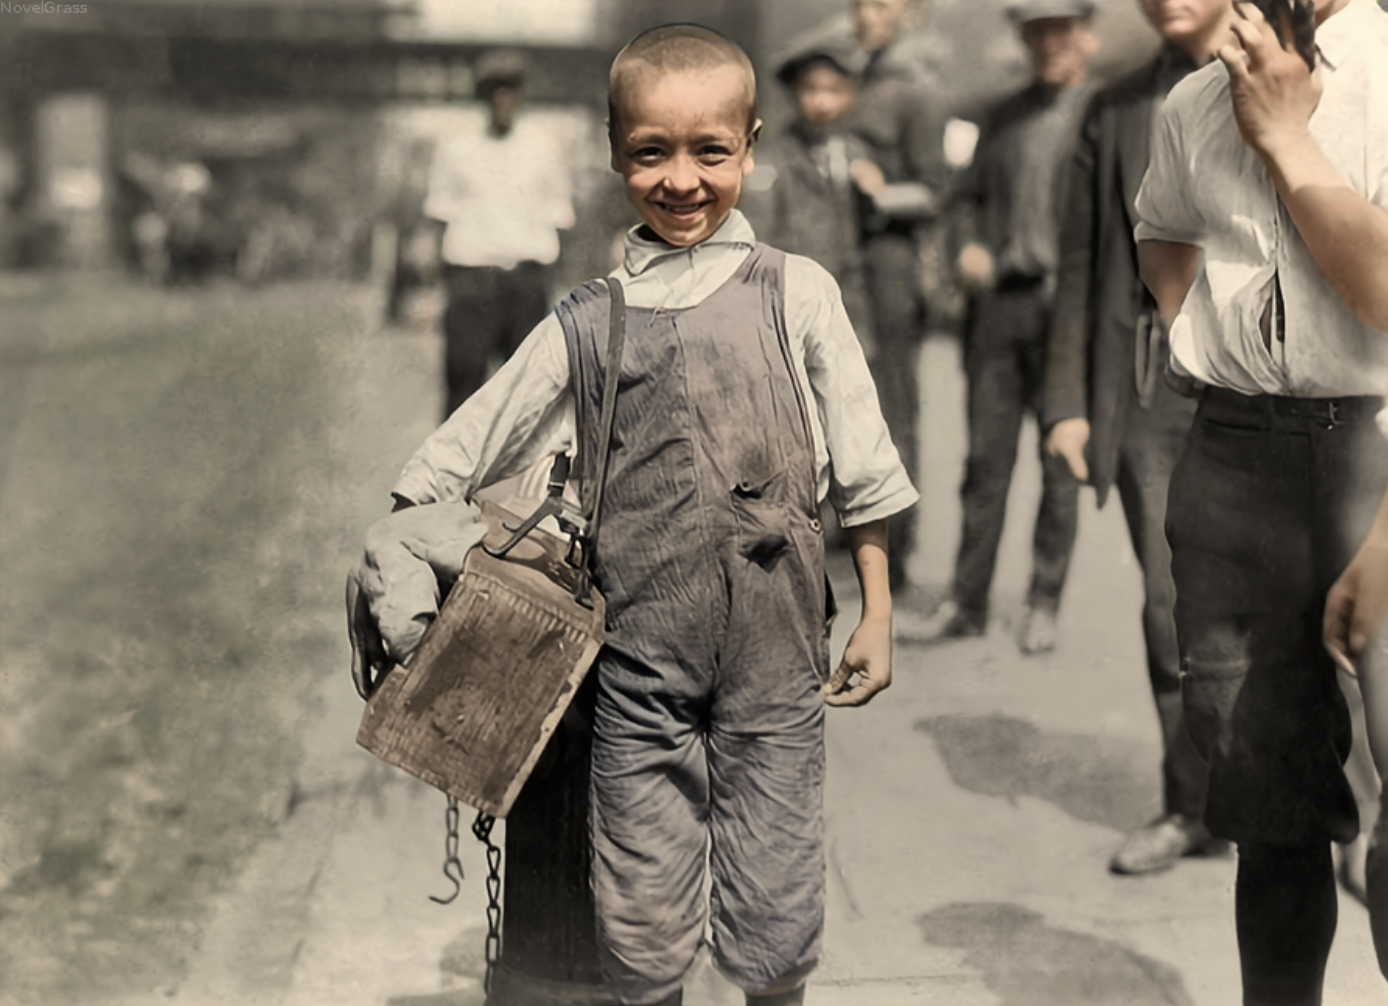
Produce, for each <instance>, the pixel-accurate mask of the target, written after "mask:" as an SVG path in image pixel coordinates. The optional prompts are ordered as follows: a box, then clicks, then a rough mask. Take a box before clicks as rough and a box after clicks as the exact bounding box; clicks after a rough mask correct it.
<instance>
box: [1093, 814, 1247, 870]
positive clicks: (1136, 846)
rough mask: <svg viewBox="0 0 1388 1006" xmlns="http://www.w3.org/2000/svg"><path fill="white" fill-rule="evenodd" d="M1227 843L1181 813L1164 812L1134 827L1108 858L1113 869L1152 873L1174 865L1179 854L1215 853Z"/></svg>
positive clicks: (1211, 854)
mask: <svg viewBox="0 0 1388 1006" xmlns="http://www.w3.org/2000/svg"><path fill="white" fill-rule="evenodd" d="M1228 849H1229V843H1228V842H1226V841H1224V840H1223V839H1219V838H1215V837H1214V836H1213V835H1211V834H1210V832H1209V829H1208V828H1206V827H1205V826H1204V825H1203V824H1202V823H1200V822H1199V821H1196V820H1192V819H1191V818H1188V817H1186V816H1185V815H1184V814H1168V815H1166V816H1165V817H1159V818H1157V819H1156V820H1155V821H1153V822H1152V823H1151V824H1148V825H1144V826H1143V827H1141V828H1139V829H1137V831H1135V832H1133V833H1132V834H1131V835H1129V836H1128V837H1127V838H1126V839H1124V841H1123V844H1122V845H1121V846H1119V848H1118V851H1117V852H1115V853H1114V854H1113V859H1112V860H1110V862H1109V869H1110V870H1111V871H1113V872H1114V873H1118V874H1123V875H1132V874H1138V873H1156V872H1157V871H1158V870H1167V869H1170V868H1171V867H1172V866H1175V865H1176V860H1178V859H1180V858H1181V857H1182V856H1217V855H1221V854H1223V853H1224V852H1227V851H1228Z"/></svg>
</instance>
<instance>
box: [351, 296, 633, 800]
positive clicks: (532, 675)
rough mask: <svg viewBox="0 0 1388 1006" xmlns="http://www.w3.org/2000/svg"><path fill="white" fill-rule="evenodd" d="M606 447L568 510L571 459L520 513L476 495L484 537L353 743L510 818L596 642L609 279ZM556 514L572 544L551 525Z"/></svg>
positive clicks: (614, 359) (618, 307) (619, 309)
mask: <svg viewBox="0 0 1388 1006" xmlns="http://www.w3.org/2000/svg"><path fill="white" fill-rule="evenodd" d="M608 285H609V287H610V289H611V294H612V320H611V328H610V330H609V335H608V351H607V379H606V381H605V386H604V388H603V406H602V418H601V423H602V439H601V440H600V441H599V443H601V444H603V451H602V454H601V456H600V457H599V460H598V466H597V473H596V475H597V477H596V479H595V480H594V484H593V490H592V493H591V495H592V499H591V500H590V501H588V502H587V503H586V504H585V506H584V508H583V512H582V514H577V513H570V512H567V510H566V507H565V504H564V503H563V498H562V493H563V488H564V483H565V481H566V479H567V475H568V459H567V458H562V457H561V459H559V461H558V462H557V463H556V465H555V470H554V471H553V472H552V473H551V476H550V484H549V490H548V495H547V496H546V499H545V502H544V504H543V505H542V506H541V507H540V509H539V510H537V511H536V512H535V513H533V514H532V515H531V516H530V517H529V518H526V519H525V520H522V519H521V518H519V517H517V516H516V515H515V514H512V513H510V512H509V511H507V510H505V509H504V508H503V507H500V506H498V505H496V504H494V503H490V502H483V503H482V504H481V510H482V520H483V522H484V523H485V524H486V525H487V528H488V530H487V534H486V536H485V537H484V538H483V540H482V542H481V544H479V545H478V546H476V547H474V548H473V549H472V550H471V551H469V552H468V555H467V558H466V559H465V561H464V564H463V571H462V573H461V574H460V575H459V577H458V580H457V583H456V584H454V586H453V588H452V590H451V591H450V592H449V594H448V597H447V598H446V599H445V601H444V603H443V605H442V608H441V609H440V611H439V614H438V617H437V618H435V620H434V622H433V624H432V625H430V626H429V629H428V631H427V632H426V633H425V634H424V638H423V640H422V641H421V642H420V644H419V648H418V649H417V650H416V651H415V653H414V655H413V656H412V657H411V658H410V661H409V663H408V665H407V666H405V667H397V668H395V669H394V670H392V671H391V672H390V673H389V674H387V675H386V676H385V678H384V679H383V680H382V681H381V683H380V686H379V687H378V688H377V689H376V691H375V692H373V693H372V695H371V698H370V699H369V700H368V701H367V703H366V711H365V713H364V714H363V715H362V721H361V727H360V729H359V730H358V731H357V743H358V744H360V745H361V746H362V747H364V748H366V749H367V750H368V751H370V752H371V753H372V754H374V755H375V756H376V757H378V758H380V759H381V760H383V761H386V762H389V763H390V764H392V765H395V766H397V767H398V768H401V769H404V770H405V771H406V772H408V773H410V774H411V775H413V776H416V777H417V778H419V779H422V780H423V781H425V782H427V783H429V784H430V785H431V786H435V787H437V788H438V789H441V790H443V791H444V792H445V793H447V794H449V795H450V796H453V797H456V798H457V799H458V800H459V801H460V802H462V803H465V804H468V805H469V806H471V807H474V808H476V809H477V810H479V811H481V812H483V813H484V814H490V815H492V816H494V817H505V816H506V814H507V812H508V811H510V809H511V805H512V804H513V803H514V802H515V799H516V796H517V795H518V794H519V793H520V790H521V788H522V787H523V786H524V785H525V781H526V780H527V779H528V778H529V777H530V773H531V771H532V770H533V769H534V767H535V763H536V762H537V761H538V760H539V758H540V755H541V753H542V752H543V751H544V748H545V745H546V744H547V743H548V742H549V739H550V737H551V736H552V735H553V734H554V731H555V729H556V728H557V727H558V725H559V721H560V719H561V718H562V717H563V715H564V711H565V710H566V709H567V708H568V706H569V703H570V702H571V701H572V700H573V697H574V695H575V694H576V693H577V691H578V686H579V684H580V683H581V682H582V681H583V678H584V676H585V675H586V674H587V672H588V668H589V667H590V666H592V663H593V661H594V660H595V659H596V657H597V655H598V650H599V649H601V647H602V643H603V638H604V623H605V618H606V605H605V604H604V602H603V598H602V595H601V594H600V593H598V591H597V590H595V589H593V587H592V584H591V563H592V554H593V548H594V546H595V544H596V542H597V534H598V528H599V527H600V525H601V516H602V495H603V487H604V485H605V482H606V475H607V455H608V449H609V447H610V444H611V433H612V414H613V410H614V408H615V404H616V391H617V383H618V382H617V379H616V375H618V374H620V372H621V370H620V368H621V353H622V342H623V336H624V332H623V328H624V321H625V316H626V308H625V303H624V298H623V296H622V288H621V285H620V284H619V283H618V282H617V281H616V280H609V281H608ZM548 516H553V517H555V518H556V519H557V520H558V521H559V526H560V528H561V529H562V530H563V531H564V532H565V534H567V536H568V537H567V540H566V539H565V538H564V537H561V536H560V535H556V534H553V533H552V532H549V531H546V530H544V529H543V528H542V527H540V526H539V525H540V522H541V521H542V520H543V519H544V518H545V517H548Z"/></svg>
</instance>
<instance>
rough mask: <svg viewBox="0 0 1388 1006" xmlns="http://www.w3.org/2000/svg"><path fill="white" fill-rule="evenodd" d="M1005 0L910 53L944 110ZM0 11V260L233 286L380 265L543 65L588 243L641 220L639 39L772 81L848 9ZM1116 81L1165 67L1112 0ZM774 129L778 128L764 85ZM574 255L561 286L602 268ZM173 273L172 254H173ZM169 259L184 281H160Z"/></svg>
mask: <svg viewBox="0 0 1388 1006" xmlns="http://www.w3.org/2000/svg"><path fill="white" fill-rule="evenodd" d="M1004 4H1005V0H935V2H934V3H933V4H930V5H929V7H930V11H929V15H928V17H926V18H923V19H922V20H921V24H920V25H919V26H917V29H916V30H915V31H913V32H912V35H911V39H910V45H911V46H913V47H914V51H916V52H917V53H918V54H919V58H920V59H921V60H922V62H923V64H926V65H928V66H929V68H930V70H931V72H932V73H933V74H934V76H935V78H936V79H937V80H938V81H939V86H940V90H941V95H942V98H943V99H944V100H945V102H946V103H947V104H948V105H950V106H951V107H952V108H955V109H959V110H962V111H963V112H964V113H965V114H967V112H968V109H969V108H971V107H976V106H977V105H978V104H980V103H981V102H982V101H983V100H984V99H986V98H988V97H992V96H994V95H996V94H998V93H1001V92H1002V91H1004V90H1006V89H1007V88H1009V87H1012V86H1015V85H1016V84H1017V83H1018V82H1020V80H1021V78H1022V76H1024V73H1025V70H1024V68H1023V66H1022V63H1021V49H1020V46H1019V45H1018V44H1017V42H1016V40H1015V38H1014V37H1013V35H1014V34H1015V33H1014V32H1013V31H1012V30H1011V28H1010V25H1009V24H1008V23H1007V21H1006V18H1005V16H1004V14H1003V7H1004ZM25 6H26V7H30V8H31V9H28V10H26V11H25V12H19V11H18V10H17V9H16V10H14V11H13V12H6V13H4V14H0V17H3V21H0V264H5V265H11V266H13V265H16V264H50V263H59V264H68V265H77V266H92V265H96V266H100V265H109V264H112V263H114V262H118V261H121V260H124V261H126V262H129V263H131V264H132V265H138V266H139V267H141V268H143V269H145V271H147V272H154V273H158V272H159V271H160V270H161V269H165V270H170V271H183V272H186V273H188V274H194V275H196V274H197V273H198V272H200V271H232V272H236V273H238V274H240V275H242V276H243V278H246V279H250V280H255V279H260V278H268V277H276V276H285V275H301V274H330V275H343V274H352V273H353V272H359V271H361V270H364V269H366V268H368V267H369V263H370V261H371V237H372V233H373V228H374V227H375V224H376V223H377V222H378V221H379V220H380V219H381V218H382V217H383V216H385V217H387V218H389V217H391V216H392V215H393V214H395V215H398V214H399V213H400V212H402V207H404V208H405V209H408V205H409V204H410V203H412V202H413V201H415V200H416V198H417V190H418V188H419V186H420V185H421V184H422V178H423V177H424V175H425V173H426V171H427V160H428V157H429V154H430V151H431V149H432V146H433V145H434V143H436V141H437V139H438V138H439V137H440V136H442V135H444V134H446V132H447V131H448V130H449V129H450V128H452V124H455V123H456V122H457V121H458V117H459V116H467V115H480V114H481V111H480V109H479V108H477V106H476V104H475V103H474V102H473V101H472V65H473V62H474V61H475V59H476V58H477V56H478V55H479V54H480V53H481V52H483V51H484V50H486V49H487V48H489V47H492V46H495V45H501V44H504V45H507V46H512V47H518V48H521V49H522V50H524V51H525V52H526V53H527V54H528V55H529V57H530V60H529V62H530V66H531V70H532V72H531V76H530V79H529V80H528V81H527V101H528V102H529V103H530V106H531V109H532V112H533V113H534V114H543V115H546V116H549V117H550V118H551V119H552V120H553V123H554V128H556V129H559V130H564V131H565V132H566V134H567V135H569V136H570V137H571V138H572V143H573V148H572V149H573V150H574V160H575V169H576V170H577V171H578V172H579V173H580V175H581V176H582V178H583V179H584V180H586V185H580V192H582V193H586V203H585V207H584V212H585V213H586V217H584V218H582V219H581V223H580V228H579V229H584V228H585V227H586V228H587V229H588V230H591V231H592V232H594V233H596V234H602V233H605V232H607V231H614V232H615V230H617V229H620V227H621V226H622V225H624V224H625V223H627V222H628V217H629V212H628V211H627V209H626V207H625V205H624V203H623V202H622V200H621V198H620V193H619V190H618V188H617V187H616V185H615V180H614V179H613V178H611V177H610V173H609V172H608V171H607V168H606V156H605V151H604V149H603V145H604V138H603V130H602V122H603V118H604V116H605V111H606V109H605V104H604V97H603V96H604V88H605V80H606V68H607V65H608V63H609V61H610V60H611V57H612V54H613V53H614V52H615V50H616V48H617V47H618V46H620V45H621V43H622V42H623V41H625V40H626V39H628V38H630V37H631V36H632V35H633V34H635V33H636V32H638V31H640V30H642V29H644V28H648V27H652V26H654V25H657V24H662V23H668V22H671V21H685V20H687V21H697V22H700V23H703V24H707V25H709V26H711V27H713V28H716V29H718V30H720V31H722V32H723V33H724V34H727V35H729V36H730V37H732V38H734V39H736V40H737V41H738V42H740V43H741V44H742V45H743V46H744V47H745V48H746V49H747V50H748V52H749V53H750V54H752V56H753V59H754V61H755V62H756V63H757V65H758V67H759V69H760V70H762V71H763V73H762V79H763V80H770V79H771V73H770V70H771V68H772V67H773V66H774V63H775V60H776V59H777V57H778V56H779V55H780V54H781V53H782V52H784V51H785V49H786V47H787V46H788V45H790V44H792V43H793V42H794V40H796V39H797V38H802V37H804V35H805V33H807V32H810V33H813V32H830V33H837V34H840V35H844V36H846V35H847V34H848V32H849V24H848V18H847V8H848V0H85V2H79V3H58V2H50V3H46V4H40V5H25ZM1098 28H1099V30H1100V34H1101V36H1102V37H1103V38H1104V48H1103V50H1102V51H1101V56H1102V57H1106V58H1107V61H1105V60H1104V59H1101V60H1100V65H1101V72H1102V71H1103V70H1108V71H1110V75H1111V73H1112V72H1116V71H1118V70H1121V69H1124V68H1126V66H1127V65H1132V64H1133V63H1134V62H1135V61H1136V60H1138V59H1140V58H1141V56H1143V55H1145V53H1146V52H1147V51H1150V48H1151V44H1152V41H1151V35H1150V33H1149V32H1146V30H1145V28H1144V27H1143V26H1142V24H1141V18H1140V15H1139V13H1138V6H1137V4H1136V3H1132V2H1127V0H1107V4H1106V5H1105V6H1103V7H1101V13H1100V16H1099V22H1098ZM763 105H764V110H763V111H764V116H765V117H766V118H767V120H768V123H769V125H770V126H772V127H773V128H774V127H776V126H777V125H778V124H779V123H780V122H781V121H783V120H784V117H785V116H786V115H788V108H787V103H786V100H785V96H784V95H782V94H780V93H779V89H778V88H771V87H767V88H764V89H763ZM590 244H592V246H591V247H583V248H577V249H574V254H572V255H570V256H568V258H569V261H570V263H571V265H572V270H571V272H572V275H571V276H570V275H569V273H570V270H567V269H566V270H565V276H564V278H565V279H568V278H575V277H576V278H581V277H582V276H585V275H589V274H591V273H592V272H593V271H595V270H597V269H599V268H601V267H602V266H603V265H604V264H605V257H606V256H607V255H609V254H610V249H609V248H607V247H605V246H604V247H598V246H599V245H604V242H603V241H601V240H597V241H595V242H592V243H590ZM161 256H162V257H161ZM168 258H172V259H173V261H165V259H168Z"/></svg>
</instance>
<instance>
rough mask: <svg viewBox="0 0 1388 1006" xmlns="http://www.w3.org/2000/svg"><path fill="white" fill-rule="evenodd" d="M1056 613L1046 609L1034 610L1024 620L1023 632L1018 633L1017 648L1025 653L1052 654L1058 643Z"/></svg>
mask: <svg viewBox="0 0 1388 1006" xmlns="http://www.w3.org/2000/svg"><path fill="white" fill-rule="evenodd" d="M1056 635H1057V630H1056V619H1055V612H1054V611H1048V610H1046V609H1045V608H1032V609H1031V610H1030V611H1028V612H1027V617H1026V618H1025V619H1023V620H1022V631H1021V632H1019V633H1017V646H1018V648H1020V649H1021V651H1022V652H1023V653H1026V654H1029V655H1030V654H1037V653H1050V652H1051V651H1052V650H1054V649H1055V641H1056Z"/></svg>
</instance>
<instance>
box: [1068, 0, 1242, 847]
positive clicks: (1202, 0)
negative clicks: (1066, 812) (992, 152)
mask: <svg viewBox="0 0 1388 1006" xmlns="http://www.w3.org/2000/svg"><path fill="white" fill-rule="evenodd" d="M1142 9H1143V13H1144V14H1146V15H1147V20H1148V21H1149V22H1151V24H1152V27H1153V28H1155V29H1156V30H1157V31H1158V32H1159V33H1160V34H1161V36H1162V41H1163V43H1164V44H1163V46H1162V49H1161V51H1160V52H1159V53H1158V54H1157V56H1156V58H1155V59H1153V60H1152V61H1151V62H1150V63H1148V64H1147V65H1146V66H1144V67H1142V68H1141V69H1140V70H1138V71H1136V72H1135V73H1133V74H1131V75H1129V76H1127V77H1124V78H1123V79H1121V80H1119V81H1117V82H1116V83H1114V84H1112V85H1110V86H1108V87H1106V88H1104V89H1103V90H1101V91H1100V92H1099V93H1098V94H1097V95H1095V97H1094V100H1093V102H1092V103H1091V104H1090V107H1089V110H1088V111H1087V112H1086V114H1085V119H1084V125H1083V126H1082V128H1081V130H1080V140H1079V146H1078V148H1077V150H1076V153H1075V159H1074V163H1073V167H1072V169H1071V172H1072V173H1071V179H1070V193H1069V197H1068V200H1067V207H1068V208H1067V211H1066V214H1065V217H1064V220H1065V226H1064V228H1063V230H1062V232H1061V239H1060V275H1059V282H1058V286H1057V289H1056V300H1055V315H1054V321H1053V322H1052V325H1051V333H1050V343H1049V347H1048V353H1047V365H1046V383H1045V389H1044V399H1043V405H1042V426H1043V429H1045V430H1047V431H1049V432H1048V435H1047V437H1046V450H1047V451H1048V452H1049V453H1050V454H1053V455H1058V456H1060V457H1062V458H1064V459H1065V461H1067V462H1068V463H1069V467H1070V470H1071V471H1072V472H1074V474H1075V476H1076V477H1077V478H1079V479H1080V480H1081V481H1085V482H1089V483H1090V484H1092V485H1093V486H1094V490H1095V498H1096V502H1097V503H1098V505H1099V506H1103V505H1104V502H1105V501H1106V499H1107V498H1108V494H1109V490H1110V489H1112V488H1114V487H1115V486H1116V487H1117V489H1118V496H1119V499H1120V500H1121V502H1122V505H1123V514H1124V516H1125V517H1126V518H1127V522H1128V533H1129V534H1130V535H1131V537H1132V543H1133V551H1134V552H1135V553H1136V554H1137V559H1138V563H1139V564H1140V565H1141V567H1142V577H1143V608H1142V630H1143V636H1144V639H1145V640H1146V645H1147V674H1148V679H1149V682H1150V685H1151V689H1152V697H1153V699H1154V700H1155V702H1156V707H1157V717H1158V719H1159V720H1160V722H1161V735H1162V806H1163V811H1162V814H1161V815H1160V816H1159V817H1158V818H1157V819H1156V820H1154V821H1152V822H1151V823H1150V824H1148V825H1146V826H1144V827H1142V828H1140V829H1138V830H1137V831H1135V832H1133V833H1132V834H1131V835H1129V836H1128V837H1127V839H1126V840H1125V841H1124V843H1123V844H1122V846H1121V847H1120V848H1119V849H1118V851H1117V852H1116V853H1115V855H1114V856H1113V859H1112V861H1111V862H1110V868H1111V869H1112V870H1113V871H1114V872H1115V873H1120V874H1136V873H1150V872H1153V871H1155V870H1162V869H1165V868H1167V867H1170V866H1172V865H1173V864H1174V863H1175V862H1176V861H1177V860H1178V859H1180V857H1182V856H1188V855H1195V854H1201V853H1206V852H1210V851H1215V850H1216V849H1218V848H1219V847H1220V846H1219V845H1218V844H1216V843H1215V842H1213V840H1212V839H1211V836H1210V834H1209V832H1208V831H1207V830H1206V828H1205V826H1204V825H1203V824H1202V823H1201V812H1202V810H1203V808H1204V805H1205V778H1206V768H1205V763H1204V760H1203V759H1202V758H1201V757H1200V755H1199V753H1198V752H1197V751H1196V749H1195V747H1194V746H1193V745H1192V744H1191V741H1190V738H1189V737H1188V736H1187V734H1186V725H1185V719H1184V716H1183V714H1182V711H1181V681H1180V656H1179V653H1178V650H1177V646H1176V623H1175V619H1174V617H1173V615H1172V608H1173V606H1174V604H1175V600H1176V587H1175V584H1174V583H1173V582H1172V579H1171V550H1170V547H1169V546H1168V545H1167V542H1166V490H1167V485H1168V483H1169V482H1170V480H1171V470H1172V468H1173V467H1174V466H1175V464H1176V458H1177V456H1178V455H1179V453H1180V450H1181V445H1182V443H1183V442H1184V439H1185V435H1186V431H1187V430H1188V429H1189V428H1190V422H1191V417H1192V416H1193V415H1194V412H1195V405H1194V403H1193V402H1190V401H1188V400H1187V399H1185V398H1182V397H1181V396H1179V395H1177V394H1176V393H1175V392H1173V391H1171V390H1170V389H1169V388H1167V387H1166V385H1165V382H1163V381H1162V379H1161V374H1162V371H1163V369H1164V368H1165V343H1164V339H1161V338H1159V337H1153V338H1152V339H1150V340H1148V339H1146V338H1145V336H1146V335H1148V334H1149V333H1151V332H1152V330H1153V326H1152V324H1151V322H1152V319H1153V316H1154V314H1155V312H1156V304H1155V302H1154V301H1153V300H1152V298H1151V295H1150V294H1148V293H1147V290H1146V289H1145V288H1144V287H1143V285H1142V282H1141V280H1139V279H1138V272H1137V248H1136V246H1135V245H1134V243H1133V238H1132V233H1133V227H1134V226H1135V225H1136V223H1137V213H1136V210H1135V209H1134V207H1133V202H1134V200H1135V199H1136V197H1137V190H1138V186H1139V185H1140V184H1141V183H1142V175H1143V172H1144V171H1146V169H1147V158H1148V155H1149V151H1150V149H1151V137H1152V129H1153V125H1154V120H1155V117H1156V112H1157V109H1158V107H1159V106H1160V105H1161V103H1162V101H1163V100H1164V99H1165V97H1166V93H1167V92H1168V91H1169V90H1171V88H1172V86H1173V85H1175V83H1176V82H1177V81H1178V80H1180V79H1181V78H1182V77H1184V76H1185V75H1186V74H1188V73H1190V72H1191V71H1192V70H1194V69H1195V68H1196V67H1198V66H1202V65H1204V64H1205V63H1208V62H1209V61H1210V60H1211V59H1212V58H1213V57H1214V53H1215V50H1216V49H1218V47H1219V45H1220V43H1221V42H1222V41H1223V40H1224V39H1226V38H1227V37H1228V32H1229V28H1228V21H1229V16H1230V11H1229V3H1228V0H1181V2H1173V0H1142ZM1156 331H1157V332H1159V331H1160V327H1159V326H1158V327H1157V329H1156ZM1140 335H1141V336H1144V338H1142V339H1139V336H1140ZM1139 342H1141V343H1142V345H1143V352H1142V354H1141V355H1140V356H1139V355H1138V354H1137V351H1136V348H1135V347H1137V345H1138V344H1139ZM1134 375H1137V376H1136V379H1135V377H1134Z"/></svg>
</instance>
